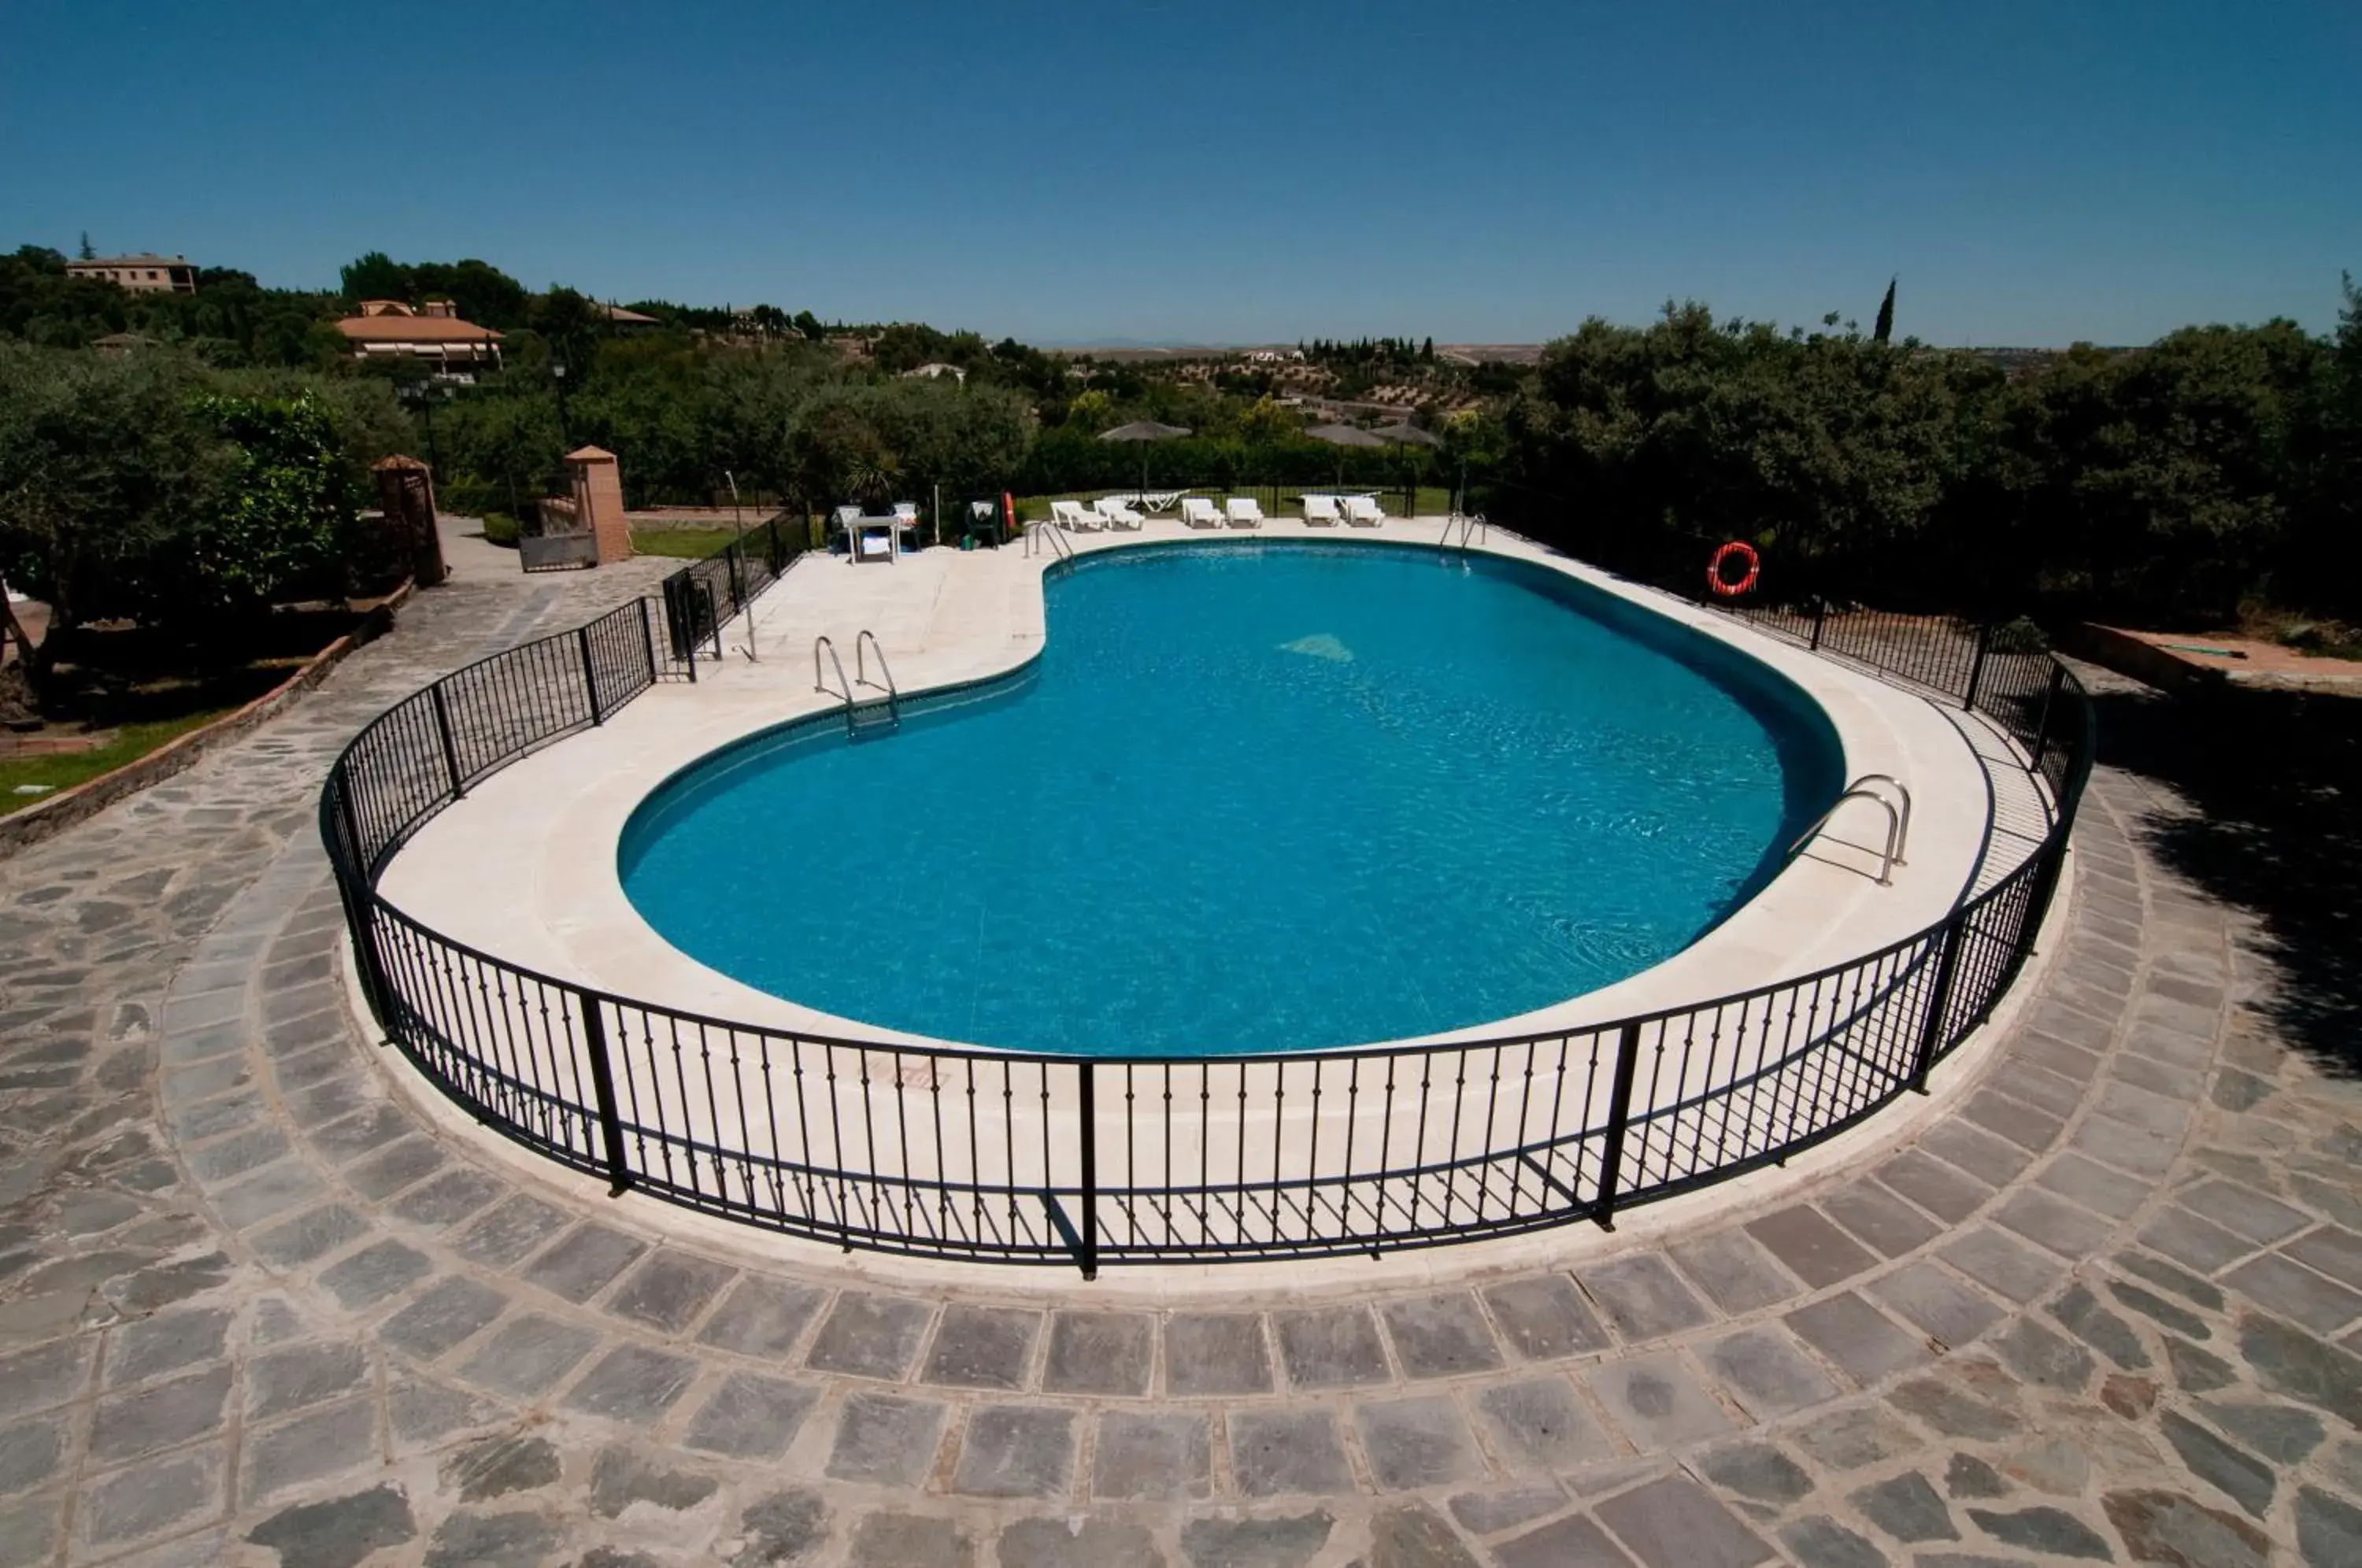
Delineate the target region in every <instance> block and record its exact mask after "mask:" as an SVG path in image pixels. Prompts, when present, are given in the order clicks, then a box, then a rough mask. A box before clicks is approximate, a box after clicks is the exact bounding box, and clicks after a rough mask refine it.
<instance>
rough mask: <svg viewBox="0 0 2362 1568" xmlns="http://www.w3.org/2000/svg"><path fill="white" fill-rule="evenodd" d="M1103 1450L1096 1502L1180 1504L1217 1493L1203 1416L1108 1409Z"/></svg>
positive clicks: (1094, 1480) (1102, 1423)
mask: <svg viewBox="0 0 2362 1568" xmlns="http://www.w3.org/2000/svg"><path fill="white" fill-rule="evenodd" d="M1097 1451H1098V1452H1097V1453H1096V1456H1095V1457H1094V1459H1093V1461H1092V1465H1091V1496H1093V1497H1094V1498H1100V1499H1108V1498H1113V1499H1121V1500H1125V1501H1142V1500H1152V1501H1158V1502H1178V1501H1181V1500H1183V1499H1185V1498H1194V1497H1204V1496H1208V1495H1209V1493H1210V1492H1211V1491H1212V1490H1213V1472H1214V1459H1213V1438H1212V1434H1211V1429H1210V1423H1209V1420H1208V1418H1207V1417H1206V1416H1205V1415H1204V1414H1203V1413H1202V1412H1199V1411H1190V1410H1147V1411H1133V1410H1106V1411H1102V1412H1101V1413H1100V1415H1099V1424H1098V1444H1097Z"/></svg>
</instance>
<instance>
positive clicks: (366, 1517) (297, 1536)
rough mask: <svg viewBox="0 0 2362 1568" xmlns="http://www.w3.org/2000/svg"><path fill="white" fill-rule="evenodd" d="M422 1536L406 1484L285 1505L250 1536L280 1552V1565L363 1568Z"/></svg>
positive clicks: (253, 1539) (260, 1543) (253, 1540)
mask: <svg viewBox="0 0 2362 1568" xmlns="http://www.w3.org/2000/svg"><path fill="white" fill-rule="evenodd" d="M417 1536H418V1522H417V1520H416V1518H414V1517H413V1516H412V1514H411V1511H410V1499H409V1498H408V1497H406V1496H403V1492H402V1488H400V1487H399V1486H393V1485H381V1486H372V1487H370V1488H369V1489H368V1490H367V1491H365V1492H355V1493H352V1494H350V1495H349V1496H342V1497H333V1498H330V1499H328V1500H327V1501H326V1502H318V1503H302V1504H298V1505H297V1506H295V1507H291V1508H282V1509H281V1510H280V1511H279V1512H278V1513H275V1514H273V1515H271V1516H270V1518H267V1519H264V1520H263V1521H262V1522H261V1523H260V1524H258V1525H256V1526H255V1527H254V1529H251V1530H249V1531H248V1532H247V1536H246V1539H247V1540H248V1541H250V1542H252V1543H253V1544H255V1545H257V1546H261V1547H266V1548H268V1549H270V1551H276V1552H277V1553H278V1554H279V1568H359V1565H360V1563H361V1562H362V1560H363V1559H364V1558H367V1557H368V1556H369V1555H370V1553H372V1552H375V1551H381V1550H384V1549H387V1548H391V1547H396V1546H402V1545H404V1544H406V1543H407V1542H409V1541H412V1540H416V1539H417Z"/></svg>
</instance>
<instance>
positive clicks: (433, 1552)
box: [422, 1512, 560, 1568]
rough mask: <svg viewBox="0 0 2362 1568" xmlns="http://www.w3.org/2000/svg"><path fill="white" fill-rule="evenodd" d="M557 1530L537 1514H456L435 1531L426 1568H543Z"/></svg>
mask: <svg viewBox="0 0 2362 1568" xmlns="http://www.w3.org/2000/svg"><path fill="white" fill-rule="evenodd" d="M559 1540H560V1537H559V1535H558V1532H557V1526H556V1525H555V1524H553V1523H551V1522H550V1521H549V1520H548V1519H546V1518H543V1517H542V1516H541V1515H539V1514H537V1513H523V1512H512V1513H502V1514H469V1513H458V1514H453V1515H451V1516H449V1517H448V1518H446V1519H444V1521H443V1522H442V1524H441V1525H440V1526H438V1527H436V1531H435V1538H434V1540H431V1541H429V1542H428V1543H427V1547H426V1555H425V1558H424V1559H423V1560H422V1561H423V1562H424V1564H425V1568H540V1565H541V1563H542V1562H544V1561H545V1560H546V1558H548V1556H549V1555H550V1554H551V1553H552V1552H554V1551H557V1547H558V1543H559Z"/></svg>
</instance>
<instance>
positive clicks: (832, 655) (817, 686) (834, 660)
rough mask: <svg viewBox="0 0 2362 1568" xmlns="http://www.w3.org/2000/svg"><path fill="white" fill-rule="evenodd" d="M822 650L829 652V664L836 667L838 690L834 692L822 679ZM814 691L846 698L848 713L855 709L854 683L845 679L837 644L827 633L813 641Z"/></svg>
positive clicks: (845, 704)
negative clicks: (837, 654) (837, 653)
mask: <svg viewBox="0 0 2362 1568" xmlns="http://www.w3.org/2000/svg"><path fill="white" fill-rule="evenodd" d="M822 648H826V649H827V650H828V662H829V663H831V664H833V665H834V666H835V667H836V686H837V689H836V690H833V691H829V690H828V682H827V681H826V680H825V679H822V670H821V665H820V651H821V649H822ZM812 690H815V691H827V692H828V694H829V695H830V696H832V697H842V698H844V706H845V709H846V711H847V712H851V710H852V708H853V682H851V681H849V680H847V679H844V660H843V659H841V658H839V657H836V644H835V643H834V642H833V641H831V640H830V638H829V636H828V634H826V633H825V632H823V633H822V634H821V635H819V636H817V637H814V638H813V639H812Z"/></svg>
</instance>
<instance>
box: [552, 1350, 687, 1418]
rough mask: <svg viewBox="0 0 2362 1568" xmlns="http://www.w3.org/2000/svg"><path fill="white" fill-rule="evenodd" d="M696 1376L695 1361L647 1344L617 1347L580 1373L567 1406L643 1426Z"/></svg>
mask: <svg viewBox="0 0 2362 1568" xmlns="http://www.w3.org/2000/svg"><path fill="white" fill-rule="evenodd" d="M696 1377H697V1363H696V1362H695V1361H694V1360H693V1359H691V1358H690V1357H689V1356H685V1355H674V1354H671V1353H668V1352H665V1351H660V1350H656V1349H652V1348H651V1347H649V1346H646V1345H633V1344H627V1345H621V1346H618V1347H617V1348H615V1349H614V1350H612V1351H609V1352H608V1353H607V1355H606V1359H604V1360H603V1361H602V1362H600V1363H599V1364H598V1365H596V1366H594V1367H592V1368H591V1369H590V1371H589V1372H587V1373H585V1374H583V1375H582V1380H581V1381H580V1382H579V1383H577V1384H576V1385H575V1386H574V1387H573V1389H572V1391H571V1392H569V1393H568V1395H567V1396H566V1406H567V1408H568V1409H572V1410H580V1411H582V1412H583V1413H584V1414H586V1415H592V1416H603V1417H605V1418H606V1419H609V1420H611V1421H626V1422H629V1423H631V1424H632V1425H634V1426H640V1427H645V1426H648V1425H651V1424H653V1423H654V1422H655V1420H656V1419H657V1417H658V1416H661V1415H663V1414H664V1413H665V1412H666V1411H667V1410H669V1409H671V1408H672V1407H673V1405H674V1403H675V1402H676V1401H678V1400H679V1398H680V1397H681V1396H682V1395H683V1394H684V1393H686V1392H688V1390H689V1386H690V1383H691V1382H693V1381H695V1380H696Z"/></svg>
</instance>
